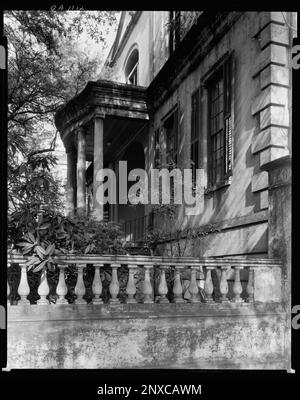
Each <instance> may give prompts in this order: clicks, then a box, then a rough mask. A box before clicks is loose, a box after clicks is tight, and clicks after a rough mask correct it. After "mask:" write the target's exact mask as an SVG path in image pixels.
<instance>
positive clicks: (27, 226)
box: [8, 205, 124, 272]
mask: <svg viewBox="0 0 300 400" xmlns="http://www.w3.org/2000/svg"><path fill="white" fill-rule="evenodd" d="M8 228H9V229H8V238H9V242H10V243H11V245H12V246H13V247H14V248H15V249H18V250H20V251H21V252H22V253H23V254H24V255H28V256H31V257H30V259H29V261H28V269H31V268H33V270H34V271H36V272H37V271H39V270H41V269H42V268H43V267H44V266H48V267H50V268H51V265H52V264H54V260H53V256H55V255H58V254H62V253H68V252H72V253H81V254H104V253H107V254H116V253H124V250H123V243H122V241H121V230H120V227H119V225H117V224H115V223H114V222H102V221H101V222H98V221H95V220H93V219H91V218H87V217H79V216H76V217H72V218H69V217H65V216H64V215H62V214H60V213H59V212H56V211H51V210H49V209H47V210H43V211H41V210H40V208H39V207H38V206H36V207H34V206H32V205H30V206H26V205H24V207H23V208H22V210H19V211H16V212H14V213H12V214H11V215H10V216H9V221H8Z"/></svg>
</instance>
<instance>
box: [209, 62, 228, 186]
mask: <svg viewBox="0 0 300 400" xmlns="http://www.w3.org/2000/svg"><path fill="white" fill-rule="evenodd" d="M208 112H209V114H208V128H209V138H208V158H209V186H213V185H218V184H222V183H224V182H225V180H226V179H227V178H228V177H229V176H230V175H231V171H232V121H231V63H230V59H229V60H227V61H226V62H224V64H223V66H222V67H221V69H220V70H219V71H218V72H217V73H216V74H215V75H214V77H213V78H212V80H211V81H210V83H209V87H208Z"/></svg>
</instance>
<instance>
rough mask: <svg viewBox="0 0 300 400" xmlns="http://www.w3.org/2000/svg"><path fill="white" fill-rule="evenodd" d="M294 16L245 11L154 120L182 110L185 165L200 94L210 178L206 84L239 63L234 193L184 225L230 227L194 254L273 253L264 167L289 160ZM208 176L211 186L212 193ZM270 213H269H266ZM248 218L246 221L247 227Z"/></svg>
mask: <svg viewBox="0 0 300 400" xmlns="http://www.w3.org/2000/svg"><path fill="white" fill-rule="evenodd" d="M287 14H288V13H284V15H283V13H281V12H246V13H243V15H242V16H241V17H240V18H239V19H238V20H237V21H236V22H235V23H234V24H233V26H231V28H230V30H229V31H228V32H227V33H226V34H225V35H224V36H223V37H222V38H221V40H220V41H218V42H217V43H214V46H213V47H212V48H211V50H210V51H209V53H208V54H207V55H206V56H205V57H204V58H202V60H201V61H200V63H199V65H198V67H197V68H196V69H194V70H193V72H191V73H189V74H188V75H187V76H186V77H185V79H184V80H182V81H181V82H180V84H179V86H178V88H177V89H176V90H175V91H174V92H173V93H172V94H170V95H169V97H168V98H167V99H166V100H165V101H164V103H163V104H162V105H161V106H160V108H159V109H158V110H157V112H156V113H155V115H154V128H153V132H152V136H153V135H154V130H155V129H157V128H158V127H159V126H160V125H161V120H162V119H163V118H164V116H165V115H167V114H168V112H169V111H170V110H171V109H172V108H173V107H174V106H175V105H176V104H177V105H178V106H179V109H180V145H179V148H180V154H179V162H181V165H186V163H187V162H189V157H190V135H191V95H192V93H193V92H194V90H195V89H196V88H198V87H201V93H202V96H201V97H202V98H201V120H202V122H201V135H202V139H200V140H201V148H202V151H201V158H202V160H203V165H204V170H205V174H207V169H208V167H207V148H206V135H207V90H206V89H205V87H203V85H202V84H203V79H204V78H205V77H206V76H207V74H209V73H210V71H211V70H212V69H213V68H214V66H215V65H216V63H217V62H218V60H220V59H221V58H222V57H223V56H224V55H225V54H226V52H230V51H233V58H234V70H233V75H234V92H233V102H234V115H233V129H234V130H233V175H232V181H231V184H230V185H229V186H226V187H224V188H221V189H218V190H216V191H214V192H212V193H209V194H205V195H204V211H203V212H202V213H201V215H198V216H193V217H184V209H183V208H182V209H181V213H180V215H181V216H182V217H183V219H181V220H180V221H181V224H184V225H185V224H189V225H192V226H205V225H207V224H219V223H221V224H224V223H225V224H229V225H230V229H226V231H223V230H222V232H221V233H220V234H214V235H209V236H208V237H207V239H203V240H202V241H201V244H200V247H198V248H196V249H195V251H194V255H205V256H208V255H229V254H230V255H234V254H258V253H260V254H266V253H267V251H268V250H267V249H268V230H267V229H268V226H267V221H268V175H267V172H266V171H262V170H261V169H260V168H261V167H262V166H263V165H264V164H265V163H266V162H268V161H270V160H272V159H276V158H279V157H282V156H283V155H286V154H288V153H289V149H288V134H289V129H288V128H289V112H290V107H291V104H290V99H289V95H290V90H289V79H290V78H289V76H290V68H289V67H290V66H289V58H288V48H289V47H290V46H291V33H290V31H289V30H288V28H287V26H286V23H285V18H287V19H288V18H289V16H288V15H287ZM206 182H207V177H206V180H205V182H204V185H205V186H206ZM265 211H266V213H265ZM243 219H244V222H243Z"/></svg>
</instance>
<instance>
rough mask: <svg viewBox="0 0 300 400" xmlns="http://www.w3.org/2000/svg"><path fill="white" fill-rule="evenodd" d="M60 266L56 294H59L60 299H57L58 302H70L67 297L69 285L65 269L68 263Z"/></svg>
mask: <svg viewBox="0 0 300 400" xmlns="http://www.w3.org/2000/svg"><path fill="white" fill-rule="evenodd" d="M58 268H59V278H58V284H57V287H56V294H57V295H58V299H57V300H56V304H68V301H67V299H66V298H65V295H66V294H67V293H68V287H67V285H66V280H65V269H66V268H67V265H65V264H60V265H58Z"/></svg>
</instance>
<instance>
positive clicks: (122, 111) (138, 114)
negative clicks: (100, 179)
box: [55, 80, 149, 157]
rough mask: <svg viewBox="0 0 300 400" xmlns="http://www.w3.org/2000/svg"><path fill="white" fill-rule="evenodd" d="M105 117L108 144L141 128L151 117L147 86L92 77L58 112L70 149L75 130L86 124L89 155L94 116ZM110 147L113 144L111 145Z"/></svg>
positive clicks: (64, 137) (91, 145)
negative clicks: (93, 79) (98, 79)
mask: <svg viewBox="0 0 300 400" xmlns="http://www.w3.org/2000/svg"><path fill="white" fill-rule="evenodd" d="M96 114H97V115H100V116H103V118H104V144H105V143H106V144H109V143H110V145H111V146H113V145H114V144H115V143H117V142H118V141H119V140H120V138H123V137H124V135H125V136H126V137H128V134H129V133H130V134H133V133H134V132H136V131H138V130H140V129H141V128H142V127H143V126H144V125H145V123H146V122H147V120H149V114H148V106H147V96H146V88H144V87H141V86H133V85H127V84H123V83H116V82H112V81H106V80H100V81H96V82H93V81H90V82H88V84H87V85H86V87H85V88H84V90H83V91H82V92H81V93H80V94H79V95H77V96H76V97H74V98H73V99H71V100H70V101H69V102H68V103H67V104H66V105H64V106H63V107H61V108H60V109H59V110H58V111H57V112H56V114H55V125H56V128H57V129H58V131H59V132H60V135H61V138H62V140H63V142H64V145H65V147H66V149H68V148H70V147H73V145H74V133H75V130H76V129H77V128H79V127H84V129H85V130H86V135H87V156H88V157H89V156H90V154H91V152H92V148H93V117H94V116H95V115H96ZM108 147H109V146H108Z"/></svg>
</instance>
